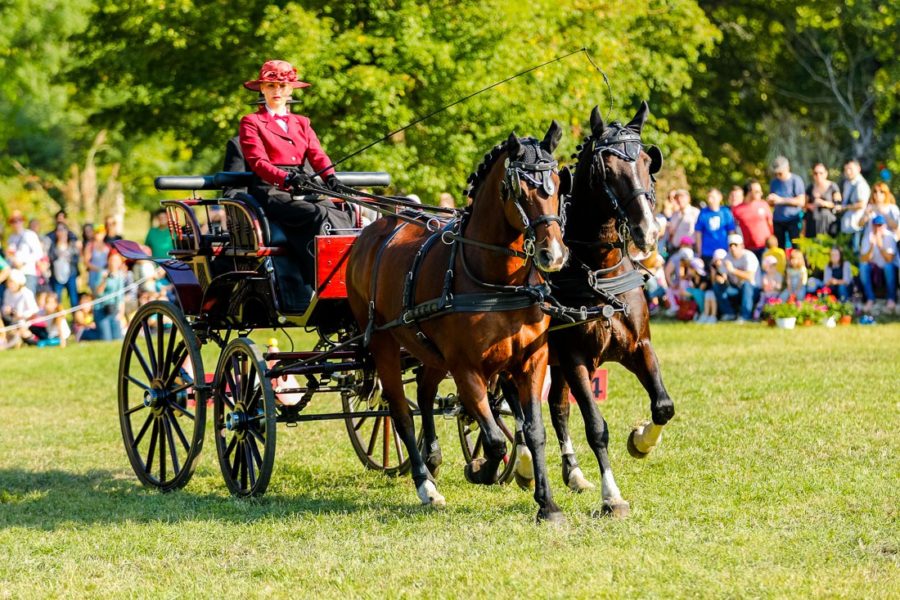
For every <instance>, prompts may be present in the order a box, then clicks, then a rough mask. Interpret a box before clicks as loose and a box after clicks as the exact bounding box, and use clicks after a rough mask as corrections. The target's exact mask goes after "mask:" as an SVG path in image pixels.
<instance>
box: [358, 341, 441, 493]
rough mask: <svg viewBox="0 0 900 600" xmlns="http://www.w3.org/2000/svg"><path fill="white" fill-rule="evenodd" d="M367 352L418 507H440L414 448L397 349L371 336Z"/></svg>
mask: <svg viewBox="0 0 900 600" xmlns="http://www.w3.org/2000/svg"><path fill="white" fill-rule="evenodd" d="M369 350H370V351H371V353H372V356H373V358H374V359H375V368H376V369H377V371H378V376H379V377H380V378H381V385H382V395H383V397H384V398H386V399H387V401H388V403H389V405H390V409H391V418H392V419H393V421H394V428H395V430H396V431H397V434H398V435H399V436H400V439H401V440H402V441H403V445H404V446H406V451H407V453H408V454H409V459H410V464H411V472H412V478H413V483H414V484H415V486H416V495H418V497H419V500H420V501H421V502H422V504H426V505H433V506H443V505H444V504H445V503H446V501H445V500H444V497H443V496H442V495H441V494H440V493H439V492H438V491H437V487H436V486H435V484H434V480H433V479H432V478H431V475H430V474H429V472H428V469H427V468H426V467H425V461H424V460H422V455H421V454H420V453H419V448H418V447H417V445H416V428H415V423H414V422H413V418H412V414H411V413H410V410H409V404H408V403H407V402H406V393H405V391H404V389H403V376H402V374H401V371H400V346H399V344H397V342H396V341H395V340H394V339H393V338H391V337H388V335H387V334H380V335H379V334H376V335H374V336H372V341H371V343H370V344H369Z"/></svg>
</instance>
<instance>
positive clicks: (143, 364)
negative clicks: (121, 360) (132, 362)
mask: <svg viewBox="0 0 900 600" xmlns="http://www.w3.org/2000/svg"><path fill="white" fill-rule="evenodd" d="M128 345H129V346H131V351H132V352H134V355H135V356H137V358H138V362H139V363H141V368H143V369H144V374H145V375H146V376H147V379H153V371H151V370H150V367H149V366H147V361H146V360H145V359H144V353H143V352H141V350H140V348H138V346H137V342H136V340H131V342H129V343H128Z"/></svg>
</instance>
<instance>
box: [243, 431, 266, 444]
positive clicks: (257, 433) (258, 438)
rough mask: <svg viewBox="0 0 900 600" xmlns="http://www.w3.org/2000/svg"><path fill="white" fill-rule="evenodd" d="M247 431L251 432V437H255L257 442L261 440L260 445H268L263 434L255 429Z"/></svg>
mask: <svg viewBox="0 0 900 600" xmlns="http://www.w3.org/2000/svg"><path fill="white" fill-rule="evenodd" d="M247 431H249V432H250V435H251V436H253V437H254V438H256V439H257V440H259V443H260V444H265V443H266V438H265V436H264V435H263V434H261V433H260V432H258V431H256V430H254V429H248V430H247Z"/></svg>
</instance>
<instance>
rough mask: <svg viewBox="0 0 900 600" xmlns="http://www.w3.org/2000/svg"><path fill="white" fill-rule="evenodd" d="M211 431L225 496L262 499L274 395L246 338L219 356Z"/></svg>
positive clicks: (269, 464) (269, 465) (270, 462)
mask: <svg viewBox="0 0 900 600" xmlns="http://www.w3.org/2000/svg"><path fill="white" fill-rule="evenodd" d="M213 426H214V427H215V438H216V454H217V455H218V457H219V467H220V468H221V470H222V477H223V478H224V479H225V484H226V485H227V486H228V489H229V491H231V493H232V494H234V495H235V496H261V495H262V494H264V493H265V491H266V488H267V487H268V486H269V479H270V478H271V477H272V469H273V466H274V464H275V393H274V392H273V391H272V382H271V380H270V379H269V378H268V377H266V362H265V361H264V360H263V357H262V354H261V353H260V351H259V350H258V349H257V347H256V345H255V344H254V343H253V342H252V341H251V340H249V339H247V338H237V339H235V340H232V341H231V342H230V343H229V344H228V346H226V347H225V350H224V351H223V352H222V355H221V356H220V357H219V364H218V366H217V367H216V381H215V389H214V395H213Z"/></svg>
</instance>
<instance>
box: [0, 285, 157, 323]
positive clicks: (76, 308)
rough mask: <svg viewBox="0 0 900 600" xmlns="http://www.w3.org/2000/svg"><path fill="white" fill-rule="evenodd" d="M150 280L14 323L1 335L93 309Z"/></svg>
mask: <svg viewBox="0 0 900 600" xmlns="http://www.w3.org/2000/svg"><path fill="white" fill-rule="evenodd" d="M149 279H151V278H150V277H142V278H141V279H139V280H137V281H135V282H134V283H129V284H128V285H127V286H125V287H124V288H122V289H121V290H119V291H117V292H113V293H111V294H107V295H105V296H100V297H99V298H96V299H95V300H91V301H90V302H85V303H84V304H79V305H77V306H73V307H71V308H67V309H65V310H60V311H57V312H55V313H53V314H49V315H39V316H36V317H32V318H31V319H29V320H27V321H19V322H18V323H14V324H12V325H10V326H8V327H0V333H9V332H10V331H15V330H16V329H25V328H28V327H31V326H32V325H34V324H35V323H43V322H45V321H46V322H50V321H53V320H54V319H56V318H58V317H65V316H66V315H70V314H72V313H74V312H77V311H79V310H82V309H84V308H91V307H93V306H94V305H96V304H100V303H101V302H106V301H107V300H109V299H110V298H115V297H116V296H123V295H125V294H127V293H129V292H131V291H132V290H134V289H137V288H138V287H140V286H141V285H143V284H144V283H146V282H147V280H149Z"/></svg>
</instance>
